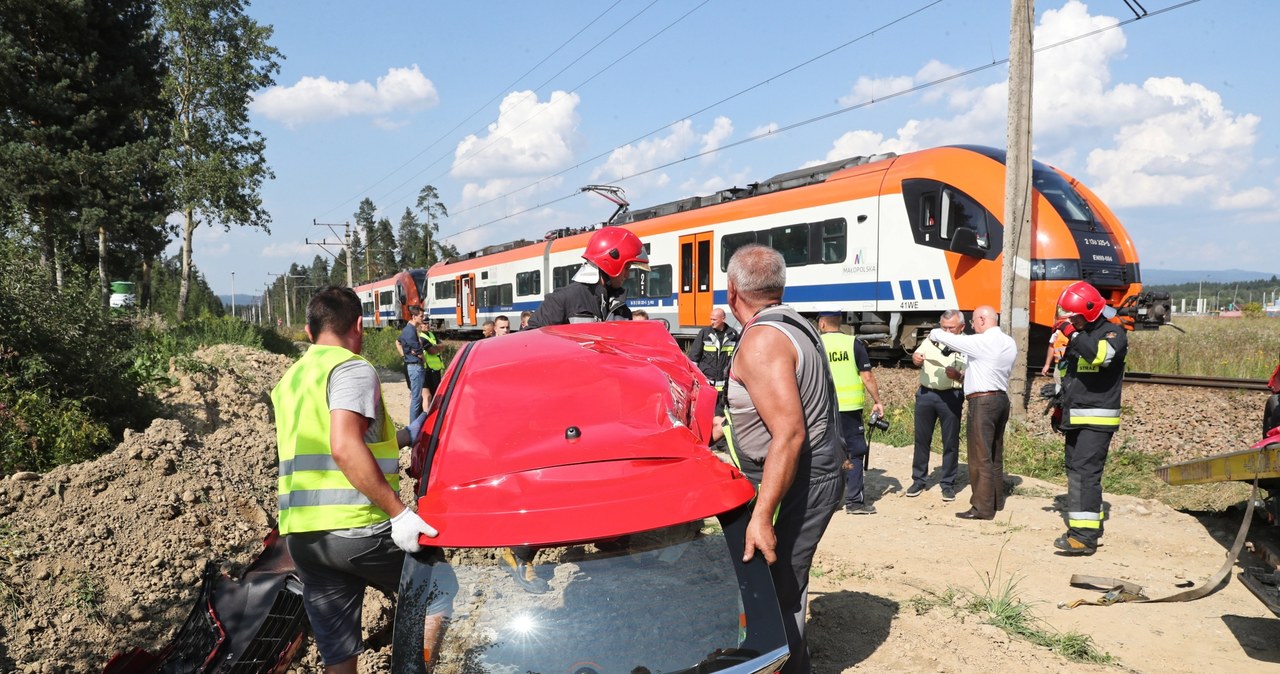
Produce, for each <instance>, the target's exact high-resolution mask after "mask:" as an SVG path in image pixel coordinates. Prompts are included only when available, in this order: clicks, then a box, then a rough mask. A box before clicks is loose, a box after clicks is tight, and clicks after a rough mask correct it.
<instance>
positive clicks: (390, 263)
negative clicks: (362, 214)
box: [369, 218, 399, 278]
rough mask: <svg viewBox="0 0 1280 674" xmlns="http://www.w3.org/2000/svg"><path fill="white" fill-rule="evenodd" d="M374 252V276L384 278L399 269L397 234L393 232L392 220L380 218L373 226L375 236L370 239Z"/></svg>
mask: <svg viewBox="0 0 1280 674" xmlns="http://www.w3.org/2000/svg"><path fill="white" fill-rule="evenodd" d="M369 250H370V251H372V252H373V265H374V275H373V278H382V277H383V276H388V275H390V274H394V273H396V272H397V271H398V270H399V268H398V267H399V265H398V264H397V256H396V236H395V234H392V233H391V220H389V219H387V218H378V222H377V223H376V224H375V225H374V226H373V238H372V239H370V241H369Z"/></svg>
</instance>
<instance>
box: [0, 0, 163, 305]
mask: <svg viewBox="0 0 1280 674" xmlns="http://www.w3.org/2000/svg"><path fill="white" fill-rule="evenodd" d="M154 11H155V0H86V1H83V2H73V1H70V0H7V1H6V2H5V3H4V7H3V9H2V10H0V101H3V111H4V119H5V122H4V123H3V124H0V203H3V204H4V205H5V206H6V207H9V208H13V209H14V210H15V211H16V212H17V213H18V215H17V217H16V218H15V219H16V221H17V222H19V223H21V224H22V225H24V228H25V230H26V235H27V236H29V237H30V238H31V239H32V241H33V242H34V243H35V244H36V245H37V247H38V250H39V251H40V257H41V260H42V261H43V267H44V269H45V270H46V271H47V272H49V279H50V282H51V284H52V285H56V286H59V287H60V286H61V283H62V278H63V262H64V261H71V262H73V263H75V264H76V265H78V266H80V267H83V268H88V267H92V266H95V265H96V266H97V268H98V276H99V288H100V290H102V293H101V294H102V301H103V302H104V303H105V301H106V293H105V285H106V278H107V275H108V274H109V273H119V271H109V269H108V268H109V265H110V263H111V262H112V260H116V259H117V258H118V251H116V250H114V249H115V248H118V247H119V246H121V245H123V246H124V247H126V248H127V247H129V246H131V245H133V244H134V243H135V240H137V239H149V240H154V238H155V237H156V236H157V234H158V232H157V231H156V229H157V228H160V229H163V225H162V223H163V218H162V217H159V214H161V213H164V212H167V210H168V209H169V204H168V203H167V200H166V199H165V198H164V197H165V177H164V175H163V164H162V162H161V161H159V152H160V149H161V143H160V139H161V137H162V134H163V132H164V129H165V126H166V122H167V119H166V114H167V110H166V109H165V106H164V105H163V103H162V98H161V88H160V81H161V76H162V58H161V56H162V44H161V42H160V40H159V36H158V33H157V32H156V30H155V28H154ZM108 230H111V232H112V233H113V235H114V238H115V239H116V240H117V241H116V242H109V241H108V236H107V234H108ZM125 273H127V272H125Z"/></svg>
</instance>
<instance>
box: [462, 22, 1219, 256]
mask: <svg viewBox="0 0 1280 674" xmlns="http://www.w3.org/2000/svg"><path fill="white" fill-rule="evenodd" d="M1198 2H1200V0H1185V1H1184V2H1180V3H1177V4H1175V5H1170V6H1169V7H1165V8H1162V9H1158V10H1156V11H1154V12H1148V13H1145V14H1143V15H1141V16H1137V17H1134V18H1132V19H1125V20H1123V21H1117V22H1116V23H1113V24H1110V25H1107V26H1102V27H1099V28H1095V29H1093V30H1090V31H1087V32H1084V33H1081V34H1079V35H1075V36H1072V37H1069V38H1065V39H1063V40H1059V41H1058V42H1054V43H1052V44H1049V45H1045V46H1043V47H1037V48H1036V49H1035V50H1034V51H1033V53H1035V54H1039V53H1042V52H1045V51H1049V50H1051V49H1056V48H1058V47H1062V46H1065V45H1068V44H1071V43H1073V42H1077V41H1079V40H1083V39H1086V38H1089V37H1092V36H1094V35H1098V34H1100V33H1105V32H1108V31H1112V30H1115V29H1117V28H1121V27H1123V26H1126V25H1128V24H1131V23H1133V22H1135V21H1139V20H1142V19H1146V18H1150V17H1154V16H1159V15H1161V14H1166V13H1168V12H1171V11H1174V10H1177V9H1182V8H1183V7H1186V6H1188V5H1193V4H1196V3H1198ZM1008 62H1009V59H1008V57H1005V58H1002V59H999V60H996V61H992V62H991V63H987V64H983V65H980V66H975V67H973V68H969V69H967V70H963V71H960V72H956V73H952V74H950V75H946V76H943V77H939V78H937V79H933V80H930V81H928V82H922V83H920V84H916V85H913V86H910V87H906V88H903V89H899V90H898V91H894V92H890V93H888V94H886V95H884V96H880V97H873V98H870V99H867V100H864V101H860V102H858V103H855V104H853V105H849V106H846V107H843V108H839V109H837V110H833V111H831V112H827V113H823V114H821V115H818V116H815V117H810V118H808V119H804V120H801V121H799V122H794V123H792V124H788V125H786V126H782V127H779V128H777V129H769V130H766V131H762V132H760V133H757V134H755V135H752V136H748V137H746V138H743V139H741V140H738V141H734V142H732V143H726V144H724V145H720V146H718V147H715V148H711V149H708V150H703V151H701V152H697V153H694V154H690V155H687V156H684V157H681V158H680V159H673V160H671V161H668V162H664V163H661V164H658V165H655V166H651V167H649V168H647V169H644V170H642V171H637V172H635V173H632V174H630V175H626V176H622V177H620V178H617V179H616V180H614V181H613V184H616V183H622V182H626V181H628V180H632V179H635V178H639V177H641V176H644V175H648V174H650V173H653V172H655V171H661V170H663V169H666V168H670V167H672V166H676V165H678V164H682V163H684V162H687V161H691V160H694V159H699V158H701V157H705V156H708V155H712V154H715V153H717V152H721V151H723V150H728V149H730V148H734V147H738V146H741V145H745V144H747V143H751V142H754V141H757V140H760V139H762V138H767V137H770V136H774V135H778V134H782V133H786V132H787V131H791V130H793V129H797V128H800V127H804V126H808V125H810V124H814V123H817V122H820V121H823V120H826V119H830V118H832V117H836V116H839V115H843V114H846V113H849V112H852V111H854V110H859V109H862V108H866V107H869V106H871V105H874V104H876V103H879V102H882V101H886V100H890V99H894V98H898V97H901V96H906V95H908V94H913V93H916V92H919V91H924V90H926V89H930V88H933V87H935V86H940V85H942V84H946V83H949V82H952V81H954V80H958V79H962V78H965V77H968V76H970V75H974V74H977V73H980V72H983V71H986V70H990V69H992V68H996V67H999V66H1002V65H1005V64H1007V63H1008ZM664 128H665V127H664ZM610 152H612V150H610ZM606 154H607V153H606ZM599 156H602V155H598V156H597V157H594V158H593V159H591V160H587V161H593V160H594V159H598V158H599ZM583 163H587V162H583ZM581 165H582V164H578V165H577V166H581ZM577 166H575V167H574V168H577ZM561 173H563V171H562V172H561ZM555 175H560V174H559V173H557V174H555ZM551 177H554V176H551ZM543 180H545V178H544V179H543ZM522 189H527V187H526V188H522ZM515 193H516V192H511V193H509V194H515ZM509 194H508V195H503V196H509ZM579 194H581V192H573V193H570V194H566V195H564V196H561V197H557V198H555V199H551V200H549V201H545V202H541V203H539V204H537V205H534V206H530V207H528V208H524V209H521V210H518V211H514V212H512V213H508V214H506V215H503V216H500V217H497V218H494V219H492V220H488V221H485V222H481V223H478V224H476V225H472V226H470V227H464V228H463V229H460V230H458V231H457V232H454V233H452V234H448V235H444V236H441V237H440V239H441V240H447V239H451V238H453V237H456V236H459V235H462V234H466V233H468V232H473V231H476V230H478V229H482V228H484V227H488V226H490V225H494V224H497V223H499V222H503V221H505V220H509V219H511V218H514V217H518V216H521V215H524V214H525V213H529V212H532V211H536V210H538V209H540V208H545V207H547V206H550V205H552V204H557V203H560V202H562V201H565V200H567V199H569V198H571V197H575V196H578V195H579ZM465 210H467V209H463V210H461V211H456V213H461V212H465Z"/></svg>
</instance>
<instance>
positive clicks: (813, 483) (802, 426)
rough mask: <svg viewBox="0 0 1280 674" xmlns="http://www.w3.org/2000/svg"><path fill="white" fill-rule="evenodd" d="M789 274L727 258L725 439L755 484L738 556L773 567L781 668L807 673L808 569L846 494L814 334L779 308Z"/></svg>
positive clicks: (780, 264) (763, 253)
mask: <svg viewBox="0 0 1280 674" xmlns="http://www.w3.org/2000/svg"><path fill="white" fill-rule="evenodd" d="M786 272H787V265H786V261H785V260H783V258H782V255H781V254H780V253H778V251H776V250H773V249H772V248H767V247H765V246H761V245H756V244H752V245H748V246H743V247H742V248H739V249H738V250H737V252H736V253H734V255H733V258H732V259H731V260H729V269H728V275H729V288H728V297H729V308H730V310H732V311H733V315H734V317H735V318H737V319H738V322H739V323H740V324H742V325H743V328H742V336H741V337H740V338H739V340H738V347H737V350H736V351H735V353H734V358H733V361H732V362H731V364H730V368H729V383H728V387H727V390H728V406H727V409H726V419H725V427H724V433H725V438H726V440H728V444H729V450H730V454H731V455H732V456H733V459H734V462H735V463H736V464H737V465H738V467H739V468H740V469H741V470H742V472H743V474H745V475H746V476H747V478H748V479H750V480H751V481H752V482H753V483H754V484H755V485H756V490H757V494H756V500H755V504H754V505H753V506H752V512H751V520H750V522H749V524H748V525H747V535H746V549H745V551H744V554H743V559H744V560H747V561H749V560H750V559H751V558H752V557H754V556H755V555H756V554H757V553H759V554H760V555H762V556H764V558H765V560H766V561H767V562H768V563H769V565H770V566H769V571H770V574H771V575H772V576H773V584H774V589H775V591H776V592H777V595H778V604H779V607H780V608H781V609H782V615H783V623H784V625H785V627H786V630H787V644H788V647H789V649H790V651H791V654H790V657H789V658H788V660H787V664H786V666H784V667H783V669H782V671H783V672H784V673H785V674H793V673H794V674H809V672H811V671H812V665H811V663H810V659H809V649H808V646H807V645H806V643H805V638H804V621H805V612H806V609H807V607H808V586H809V566H810V564H812V562H813V554H814V551H815V550H817V548H818V541H819V540H820V539H821V538H822V534H823V532H825V531H826V529H827V524H828V523H829V522H830V521H831V516H832V514H833V513H834V512H835V511H836V509H837V508H838V506H839V504H840V501H841V499H842V498H843V497H844V480H843V479H841V464H842V463H843V461H844V458H845V448H844V444H843V441H842V440H841V435H840V426H839V423H840V422H839V418H838V416H837V414H836V404H835V401H836V398H835V388H834V386H833V385H832V383H831V375H830V373H829V372H828V371H827V358H826V353H825V352H824V351H823V349H822V347H821V346H820V340H819V337H818V332H817V330H815V329H814V328H813V326H812V325H811V324H810V323H809V322H808V321H807V320H806V319H804V318H803V317H801V316H800V315H799V314H798V313H796V311H795V310H794V309H792V308H791V307H788V306H786V305H783V304H782V291H783V288H784V287H785V285H786ZM717 436H718V434H717ZM717 439H718V437H717Z"/></svg>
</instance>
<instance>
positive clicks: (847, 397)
mask: <svg viewBox="0 0 1280 674" xmlns="http://www.w3.org/2000/svg"><path fill="white" fill-rule="evenodd" d="M853 339H854V338H853V335H846V334H844V333H843V332H824V333H822V347H823V348H824V349H826V351H827V362H828V363H829V364H830V365H831V380H832V381H833V382H835V385H836V402H837V403H838V404H839V405H840V411H841V412H851V411H853V410H860V409H862V406H863V404H864V403H865V402H866V391H865V390H864V387H863V384H862V374H861V373H859V372H858V364H857V363H855V362H854V359H853V354H854V349H853Z"/></svg>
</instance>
